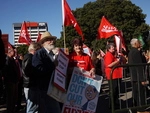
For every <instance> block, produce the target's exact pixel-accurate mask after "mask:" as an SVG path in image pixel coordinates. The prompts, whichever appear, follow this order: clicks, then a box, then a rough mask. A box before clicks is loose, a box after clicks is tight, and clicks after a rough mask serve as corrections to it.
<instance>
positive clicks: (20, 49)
mask: <svg viewBox="0 0 150 113" xmlns="http://www.w3.org/2000/svg"><path fill="white" fill-rule="evenodd" d="M17 51H18V54H22V55H25V54H26V53H28V46H27V45H21V46H19V47H17Z"/></svg>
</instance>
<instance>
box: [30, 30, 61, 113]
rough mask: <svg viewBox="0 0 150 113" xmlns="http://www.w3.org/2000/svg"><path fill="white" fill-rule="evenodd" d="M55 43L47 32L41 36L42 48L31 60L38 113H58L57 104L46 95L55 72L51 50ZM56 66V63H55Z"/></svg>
mask: <svg viewBox="0 0 150 113" xmlns="http://www.w3.org/2000/svg"><path fill="white" fill-rule="evenodd" d="M55 42H56V37H55V36H52V35H51V34H50V33H49V32H47V31H46V32H44V33H43V34H42V35H41V40H40V41H39V43H40V44H41V45H42V48H41V49H39V50H38V51H37V52H36V53H35V54H34V55H33V58H32V65H33V67H34V70H35V71H34V73H35V74H36V76H37V79H38V80H37V81H38V82H37V86H38V92H39V95H40V97H39V99H40V100H39V112H40V113H60V112H61V111H60V106H59V103H58V102H57V101H56V100H55V99H53V98H52V97H50V96H48V95H47V90H48V86H49V82H50V79H52V78H51V77H52V74H53V72H54V70H55V66H56V65H55V60H54V59H53V53H52V49H54V47H55V46H54V45H55ZM56 64H57V63H56Z"/></svg>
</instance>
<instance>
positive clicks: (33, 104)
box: [26, 87, 39, 113]
mask: <svg viewBox="0 0 150 113" xmlns="http://www.w3.org/2000/svg"><path fill="white" fill-rule="evenodd" d="M38 108H39V93H38V90H37V89H36V88H32V87H31V88H29V92H28V99H27V109H26V113H39V112H38Z"/></svg>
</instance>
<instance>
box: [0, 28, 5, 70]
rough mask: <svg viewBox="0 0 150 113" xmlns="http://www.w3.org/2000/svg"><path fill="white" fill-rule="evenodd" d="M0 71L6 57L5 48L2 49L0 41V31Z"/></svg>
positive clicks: (0, 41) (0, 34) (0, 40)
mask: <svg viewBox="0 0 150 113" xmlns="http://www.w3.org/2000/svg"><path fill="white" fill-rule="evenodd" d="M0 48H1V50H0V70H1V69H2V68H3V67H4V65H5V62H6V55H5V48H4V43H3V41H2V32H1V30H0Z"/></svg>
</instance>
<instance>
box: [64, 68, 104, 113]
mask: <svg viewBox="0 0 150 113" xmlns="http://www.w3.org/2000/svg"><path fill="white" fill-rule="evenodd" d="M89 76H90V73H89V72H88V71H85V70H81V69H79V68H76V67H75V68H74V70H73V73H72V77H71V81H70V84H69V88H68V91H67V95H66V101H65V103H64V105H63V110H62V113H95V111H96V107H97V102H98V97H99V92H100V88H101V84H102V79H103V77H101V76H98V75H96V78H95V79H92V78H89Z"/></svg>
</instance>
